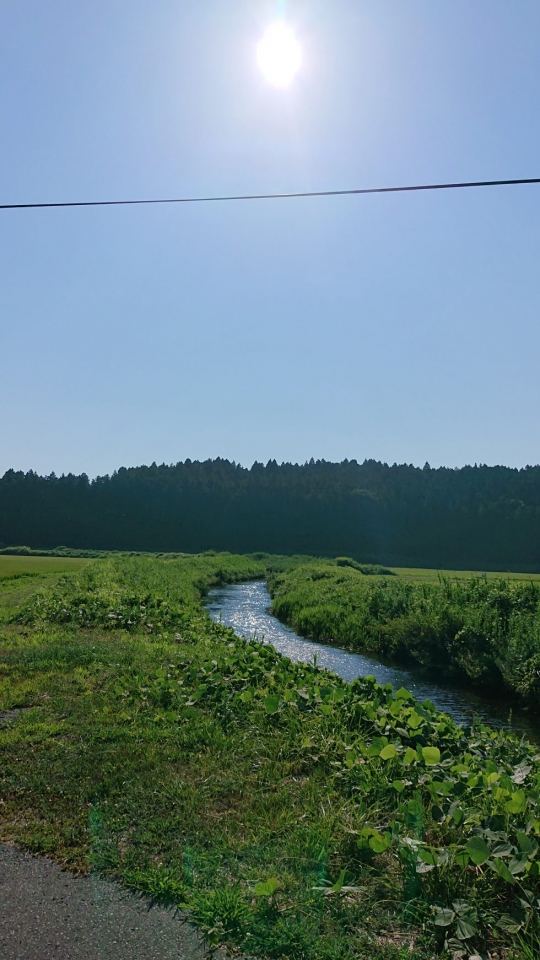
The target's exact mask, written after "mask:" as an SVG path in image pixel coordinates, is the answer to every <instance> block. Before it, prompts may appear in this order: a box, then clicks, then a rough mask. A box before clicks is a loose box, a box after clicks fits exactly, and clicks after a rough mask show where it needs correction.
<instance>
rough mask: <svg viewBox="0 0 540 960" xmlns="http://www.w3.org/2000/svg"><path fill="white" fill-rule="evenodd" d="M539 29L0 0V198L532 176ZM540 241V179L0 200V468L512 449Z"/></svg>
mask: <svg viewBox="0 0 540 960" xmlns="http://www.w3.org/2000/svg"><path fill="white" fill-rule="evenodd" d="M276 17H284V18H285V19H286V20H287V22H288V23H289V24H290V25H291V26H292V27H294V30H295V32H296V36H297V38H298V39H299V41H300V43H301V44H302V49H303V66H302V69H301V71H300V73H299V74H298V76H297V77H296V79H295V80H294V81H293V83H292V84H291V85H290V86H289V87H288V88H287V89H284V90H283V89H282V90H278V89H275V88H274V87H272V86H271V85H270V84H269V83H268V82H267V80H266V79H265V78H264V77H263V75H262V74H261V72H260V70H259V68H258V65H257V60H256V46H257V42H258V40H259V39H260V37H261V36H262V34H263V32H264V30H265V28H266V27H267V25H268V24H269V23H271V22H272V21H273V20H275V19H276ZM539 47H540V4H539V3H538V0H520V2H519V3H508V0H475V2H474V3H471V2H470V0H452V2H451V3H450V2H446V3H442V2H440V3H439V2H437V3H434V2H433V0H290V2H288V3H285V4H284V3H279V4H278V3H276V0H273V2H271V0H204V3H190V4H188V3H185V2H181V0H175V2H172V0H160V2H159V3H156V2H155V0H154V2H150V0H131V2H130V3H127V2H126V0H121V2H120V0H92V3H87V4H83V3H74V2H73V0H48V2H47V3H43V2H42V0H18V2H16V0H3V3H2V4H1V5H0V144H1V149H0V202H3V203H11V202H15V203H16V202H32V201H48V200H50V201H60V200H77V199H82V200H92V199H115V198H116V199H122V198H132V197H167V196H189V195H204V194H222V193H225V194H228V193H233V194H234V193H244V192H247V193H250V192H257V193H258V192H273V191H297V190H300V191H301V190H316V189H343V188H349V187H351V188H352V187H363V186H381V185H397V184H406V183H420V182H440V181H445V180H450V181H451V180H475V179H499V178H512V177H535V176H540V123H539V122H538V117H539V93H540V90H539V86H540V83H539V81H540V56H539V53H540V51H539ZM539 241H540V186H529V187H507V188H499V189H481V190H466V191H461V192H457V191H452V192H446V193H429V194H412V195H397V196H396V195H394V196H370V197H344V198H328V199H311V200H307V199H302V200H287V201H261V202H253V203H237V204H233V203H224V204H219V205H218V204H214V205H207V206H205V205H194V206H189V207H188V206H170V207H131V208H96V209H86V210H85V209H82V210H63V211H62V210H60V211H59V210H47V211H39V210H38V211H22V212H14V211H4V212H0V357H1V367H0V370H1V373H0V418H1V422H0V473H2V472H3V471H4V470H6V469H8V468H10V467H13V468H14V469H23V470H28V469H35V470H37V471H39V472H40V473H49V472H51V471H53V470H54V471H55V472H56V473H57V474H59V473H61V472H63V471H65V472H67V471H70V470H71V471H74V472H81V471H85V472H86V473H88V474H89V475H90V476H94V475H96V474H98V473H99V474H103V473H109V472H112V470H114V469H115V468H116V467H118V466H121V465H125V466H131V465H136V464H141V463H150V462H152V461H153V460H155V461H157V462H158V463H161V462H167V463H170V462H176V461H177V460H183V459H185V458H186V457H190V458H191V459H206V458H207V457H216V456H221V457H227V458H229V459H231V460H232V459H234V460H236V461H238V462H240V463H243V464H246V465H250V464H251V463H252V462H253V461H254V460H255V459H257V460H262V461H266V460H268V459H270V458H276V459H277V460H278V461H281V460H293V461H304V460H305V459H309V458H310V457H312V456H313V457H315V458H319V457H323V458H325V459H328V460H342V459H344V458H346V457H347V458H349V459H352V458H356V459H358V460H363V459H364V458H365V457H373V458H376V459H381V460H385V461H388V462H390V463H392V462H394V461H397V462H403V461H405V462H412V463H416V464H419V465H423V463H424V462H425V461H426V460H428V461H429V462H430V463H431V464H432V466H435V465H439V464H445V465H448V466H460V465H462V464H465V463H474V462H478V463H489V464H494V463H505V464H509V465H512V466H522V465H525V464H527V463H538V461H539V460H540V457H539V434H540V430H539V420H538V412H539V401H540V376H539V359H540V354H539V348H540V323H539V320H540V309H539V308H540V290H539V276H540V271H539V265H540V263H539V252H540V244H539Z"/></svg>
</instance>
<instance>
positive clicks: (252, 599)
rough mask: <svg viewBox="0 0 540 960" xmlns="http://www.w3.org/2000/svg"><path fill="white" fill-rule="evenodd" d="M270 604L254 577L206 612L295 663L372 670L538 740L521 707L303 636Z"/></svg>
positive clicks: (467, 717) (456, 710)
mask: <svg viewBox="0 0 540 960" xmlns="http://www.w3.org/2000/svg"><path fill="white" fill-rule="evenodd" d="M270 602H271V601H270V594H269V593H268V590H267V587H266V583H264V582H260V581H257V582H252V583H242V584H234V585H233V586H228V587H224V588H222V589H219V590H212V591H211V593H210V594H209V596H208V600H207V610H208V613H209V614H210V616H211V617H212V619H214V620H221V622H222V623H224V624H225V625H226V626H228V627H232V628H233V630H234V631H235V633H237V634H238V635H239V636H243V637H247V638H249V639H253V638H256V639H257V640H261V641H263V642H264V643H271V644H272V646H273V647H275V648H276V650H278V651H279V652H280V653H282V654H283V655H284V656H286V657H289V658H290V659H291V660H294V661H295V662H299V661H301V662H302V663H313V658H314V656H316V657H317V664H318V665H319V666H320V667H322V668H323V669H326V670H332V671H333V673H336V674H338V676H340V677H342V678H343V679H344V680H347V681H349V682H350V681H351V680H354V679H355V678H356V677H361V676H366V675H368V674H371V675H372V676H374V677H375V679H376V680H377V681H378V683H391V684H392V685H393V686H394V687H395V688H396V689H398V688H399V687H406V689H407V690H410V691H411V693H412V694H413V695H414V696H415V697H416V698H417V699H418V700H431V701H432V702H433V703H434V704H435V706H436V707H437V709H439V710H444V711H445V712H446V713H449V714H450V715H451V716H452V717H453V718H454V720H456V721H457V722H458V723H464V724H466V723H470V721H471V720H472V718H473V717H474V716H477V717H480V718H481V719H482V720H484V721H485V722H486V723H490V724H491V725H492V726H494V727H504V728H505V729H511V730H513V731H514V732H515V733H518V734H522V733H524V734H526V736H528V737H529V739H531V740H535V741H536V742H540V721H539V720H536V719H535V718H534V717H529V716H528V715H527V714H526V713H525V712H524V711H517V712H516V710H515V709H514V710H513V711H512V710H511V709H510V708H509V706H508V705H507V704H506V705H505V704H504V703H501V702H500V701H499V700H498V701H496V702H495V701H491V700H489V699H487V698H485V697H481V696H479V695H478V694H476V693H473V692H472V691H469V690H456V689H455V688H449V687H443V686H439V685H438V684H435V683H431V682H429V681H428V680H424V679H421V678H419V677H418V676H417V675H415V673H414V672H413V671H411V670H403V669H398V668H396V667H389V666H387V665H385V664H383V663H380V661H378V660H374V659H373V658H372V657H366V656H363V655H362V654H359V653H351V652H349V651H348V650H342V649H340V648H339V647H330V646H327V645H326V644H322V643H314V642H313V641H311V640H305V639H304V638H303V637H299V636H298V634H296V633H295V632H294V630H291V628H290V627H286V626H284V624H282V623H280V622H279V620H276V618H275V617H273V616H271V614H269V613H268V608H269V606H270Z"/></svg>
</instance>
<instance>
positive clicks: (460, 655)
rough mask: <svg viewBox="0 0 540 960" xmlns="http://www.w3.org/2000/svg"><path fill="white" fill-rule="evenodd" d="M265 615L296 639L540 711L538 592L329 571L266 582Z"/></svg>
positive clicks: (528, 586)
mask: <svg viewBox="0 0 540 960" xmlns="http://www.w3.org/2000/svg"><path fill="white" fill-rule="evenodd" d="M270 592H271V594H272V597H273V601H272V612H273V613H274V614H275V615H276V616H277V617H279V618H280V619H281V620H283V621H284V622H285V623H288V624H289V625H290V626H292V627H293V628H294V629H295V630H296V631H297V632H298V633H300V634H301V635H302V636H305V637H310V638H311V639H314V640H322V641H327V642H336V643H337V644H339V645H342V646H346V647H348V648H349V649H352V650H358V651H362V652H365V653H372V654H376V655H377V656H380V657H382V658H383V659H386V660H388V661H391V662H394V663H399V664H404V665H407V666H414V667H421V668H424V669H425V670H427V671H429V672H430V673H431V674H432V675H434V676H436V677H437V678H438V679H439V680H457V681H459V682H463V681H465V682H468V683H471V684H474V685H476V686H477V687H479V688H483V689H487V690H489V691H493V690H496V689H498V688H499V689H503V690H505V691H506V692H507V693H510V694H512V695H515V696H518V697H520V698H522V699H523V700H524V701H526V702H527V703H528V704H529V705H530V706H531V707H532V708H533V709H539V708H540V583H538V581H532V580H531V581H526V580H521V581H518V580H505V579H504V578H502V577H500V578H493V579H489V580H488V579H484V578H482V577H470V578H468V579H464V578H450V577H445V576H444V575H441V576H439V578H438V581H437V582H421V581H418V582H414V581H413V580H405V579H404V578H401V577H392V578H387V577H377V578H366V577H365V576H362V575H361V574H360V575H359V573H358V572H357V571H356V570H354V569H353V568H350V567H349V568H337V567H336V566H335V564H332V563H324V562H323V563H318V564H311V565H309V566H307V565H306V566H302V565H300V566H297V567H296V568H295V569H294V570H291V571H288V572H286V573H283V574H278V575H276V576H275V577H273V578H272V579H271V581H270Z"/></svg>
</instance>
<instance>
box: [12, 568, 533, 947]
mask: <svg viewBox="0 0 540 960" xmlns="http://www.w3.org/2000/svg"><path fill="white" fill-rule="evenodd" d="M265 564H266V560H261V561H258V560H255V559H253V558H251V559H249V558H241V557H238V558H235V557H231V556H228V555H226V556H223V555H215V556H206V557H197V558H179V559H176V560H161V561H159V560H151V559H148V558H124V559H115V560H100V561H99V562H97V563H96V564H94V565H92V566H89V567H87V568H86V569H85V570H83V571H82V572H81V573H80V574H78V575H77V576H76V577H74V578H69V577H68V578H65V580H63V581H61V582H60V583H58V584H56V585H55V586H54V587H52V588H51V589H44V590H43V589H42V590H40V591H37V592H36V593H35V594H33V595H32V596H30V597H28V596H26V597H24V598H23V599H22V603H21V605H20V606H19V607H18V608H15V609H12V608H10V611H9V617H10V620H11V623H10V624H8V625H6V626H4V627H3V628H0V629H1V632H0V646H1V648H2V655H1V660H0V668H1V669H0V710H9V709H10V708H11V707H13V706H14V705H15V704H17V705H19V706H20V705H24V706H25V707H28V708H30V709H28V710H25V711H24V712H21V713H20V714H19V715H18V717H17V720H16V722H13V723H11V724H8V725H4V726H2V727H1V728H0V745H1V749H2V766H1V773H0V778H1V779H0V782H1V792H2V803H1V804H0V835H1V836H2V838H3V839H9V840H13V841H16V842H18V843H21V844H23V845H25V846H26V847H27V848H29V849H31V850H35V851H42V852H47V853H48V854H49V855H52V856H54V857H55V858H56V859H58V860H60V861H61V862H64V863H66V864H67V865H68V866H70V867H71V868H72V869H79V870H89V869H91V868H93V869H98V870H100V871H101V872H102V873H104V874H106V875H108V876H112V877H116V878H118V879H120V880H122V881H123V882H124V883H125V884H127V885H128V886H130V887H134V888H136V889H139V890H141V891H142V892H145V893H147V894H149V895H151V896H152V897H153V898H154V899H158V900H162V901H163V902H167V903H171V904H176V905H178V906H180V905H184V904H185V905H187V907H188V908H189V910H190V911H191V916H192V918H193V919H194V920H196V921H197V922H198V923H199V924H200V925H201V927H202V928H203V929H204V930H205V931H206V933H207V935H208V936H209V938H210V939H211V940H212V941H213V942H216V943H217V942H224V943H227V944H229V945H231V946H236V947H238V948H239V949H241V950H243V951H244V952H245V953H248V954H251V955H256V956H261V957H265V956H266V957H271V958H276V960H278V958H288V957H291V958H292V957H294V958H304V960H353V958H358V957H361V958H367V957H369V958H371V960H398V958H400V960H401V958H404V957H405V956H409V955H410V950H411V949H412V950H413V953H414V956H415V957H418V958H424V960H428V958H431V957H433V956H434V953H435V952H436V951H444V950H446V952H447V954H449V955H453V956H455V957H461V956H464V957H470V956H474V955H476V954H478V953H480V954H481V955H484V956H485V955H486V951H487V950H488V949H489V951H490V955H491V956H492V957H495V956H497V955H498V954H499V955H500V956H501V957H502V956H504V957H509V956H510V954H511V951H513V952H514V955H515V957H516V958H519V960H530V957H532V956H536V954H537V953H538V948H539V931H538V909H539V897H540V866H539V864H540V858H539V845H540V808H539V804H540V765H539V764H540V757H539V756H538V754H537V753H536V752H535V748H534V747H533V746H531V745H530V744H529V743H527V742H526V741H518V740H516V739H515V738H513V737H511V736H508V735H506V734H504V733H502V732H495V731H493V730H491V729H489V728H487V727H484V726H482V725H477V726H475V727H472V728H468V729H463V728H461V727H458V726H456V725H455V724H454V723H453V722H452V720H451V719H450V718H449V717H448V716H446V715H444V714H441V713H438V712H437V711H436V710H435V708H434V707H433V705H432V704H430V703H429V702H428V701H425V702H424V703H419V702H417V701H415V700H414V699H413V698H412V696H411V695H410V694H409V693H408V692H407V691H406V690H398V691H394V690H392V688H391V687H389V686H385V687H383V686H380V685H378V684H377V683H375V681H374V680H373V679H372V678H363V679H359V680H356V681H354V683H352V684H348V685H347V684H345V683H344V682H342V681H341V680H340V679H339V678H337V677H335V676H333V675H332V674H328V673H324V672H322V671H319V670H317V669H316V668H314V667H313V666H310V665H306V664H293V663H291V662H290V661H288V660H287V659H286V658H284V657H281V656H280V655H279V654H277V653H276V652H275V651H274V650H273V648H271V647H268V646H264V645H261V644H257V643H251V642H248V641H245V640H242V639H239V638H237V637H236V636H235V635H234V634H233V633H232V631H230V630H228V629H226V628H224V627H222V626H220V625H218V624H214V623H212V622H211V621H210V620H209V619H208V618H207V617H206V615H205V613H204V611H203V610H202V608H201V606H200V597H201V594H203V593H204V592H205V591H206V590H207V589H208V587H209V586H210V585H212V584H213V583H215V582H216V581H218V582H219V581H221V582H222V581H223V579H224V578H227V577H228V578H230V579H231V580H235V579H236V580H240V579H246V578H248V577H250V576H261V574H262V572H263V570H264V569H266V567H265ZM335 569H336V568H335V567H334V571H335ZM344 572H345V573H347V574H348V571H343V570H342V569H341V570H339V573H340V574H343V573H344ZM351 575H353V576H356V577H358V576H359V574H357V573H356V572H355V571H351ZM81 600H84V611H85V613H84V618H83V624H82V625H81V621H80V619H79V617H80V614H79V611H80V609H81ZM141 601H144V602H141ZM143 607H144V608H145V610H146V617H144V618H143V617H142V616H139V617H134V616H133V615H132V612H133V610H134V609H137V610H139V611H141V610H142V608H143ZM149 610H150V611H151V615H150V616H149V615H148V611H149ZM128 611H129V615H128ZM109 612H115V613H120V614H121V617H120V618H118V617H116V618H114V622H113V623H112V624H110V623H109V622H108V621H109V619H113V618H109V617H108V613H109ZM93 617H95V620H93V619H92V618H93ZM129 621H131V622H129ZM150 624H151V628H150ZM411 945H412V946H411Z"/></svg>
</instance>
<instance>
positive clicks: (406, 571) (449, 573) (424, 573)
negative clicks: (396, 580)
mask: <svg viewBox="0 0 540 960" xmlns="http://www.w3.org/2000/svg"><path fill="white" fill-rule="evenodd" d="M389 569H390V570H393V572H394V573H397V575H398V576H399V577H405V578H408V579H410V580H426V581H427V580H438V578H439V576H443V577H450V578H451V579H457V580H466V579H467V578H469V577H481V576H482V571H481V570H430V569H424V568H422V567H390V568H389ZM486 576H487V579H488V580H493V579H494V578H496V577H504V579H505V580H540V573H507V572H506V571H505V570H501V571H500V572H493V571H492V572H488V573H487V574H486Z"/></svg>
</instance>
